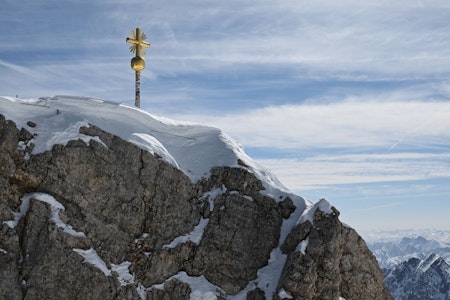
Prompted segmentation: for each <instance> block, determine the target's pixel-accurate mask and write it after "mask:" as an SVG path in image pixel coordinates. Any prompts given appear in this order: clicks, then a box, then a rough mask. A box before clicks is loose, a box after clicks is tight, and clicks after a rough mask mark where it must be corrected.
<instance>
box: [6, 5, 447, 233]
mask: <svg viewBox="0 0 450 300" xmlns="http://www.w3.org/2000/svg"><path fill="white" fill-rule="evenodd" d="M392 2H393V1H356V0H343V1H338V2H337V1H331V0H329V1H327V0H318V1H299V0H297V1H265V0H262V1H249V0H240V1H233V0H231V1H193V0H184V1H153V0H146V1H138V0H135V1H128V0H127V1H121V0H110V1H108V0H107V1H100V0H89V1H84V0H81V1H79V0H77V1H75V0H73V1H62V0H54V1H50V0H43V1H31V0H4V1H2V8H1V10H0V38H1V39H2V43H0V78H1V80H0V94H1V95H5V96H14V95H19V97H21V98H35V97H41V96H53V95H57V94H69V95H81V96H93V97H99V98H104V99H108V100H112V101H116V102H122V103H129V104H132V103H133V99H134V72H133V71H132V70H131V68H130V59H131V57H132V54H131V53H130V52H129V49H128V47H129V44H126V43H125V38H126V37H127V36H129V31H130V30H131V29H134V28H136V27H137V26H140V27H141V29H142V31H143V32H145V33H146V34H147V37H148V40H147V41H148V42H150V43H151V45H152V46H151V48H150V49H148V50H147V54H146V56H145V58H146V62H147V68H146V69H145V70H144V71H143V72H142V79H141V84H142V86H141V101H142V108H143V109H145V110H147V111H149V112H151V113H154V114H159V115H164V116H168V117H173V118H177V119H182V120H189V121H193V122H197V123H205V124H210V125H213V126H217V127H220V128H222V129H223V130H224V131H225V132H226V133H228V134H229V135H230V136H231V137H233V138H234V139H236V140H238V141H239V142H240V143H241V144H242V145H243V146H244V148H245V149H246V151H247V153H248V154H249V155H250V156H252V157H253V158H255V159H256V160H258V161H259V162H260V163H261V164H263V165H265V166H267V167H269V168H270V169H272V170H273V171H274V172H275V173H276V174H277V175H278V177H279V178H280V179H281V181H282V182H283V183H284V184H285V185H286V186H287V187H288V188H290V189H291V190H292V191H294V192H296V193H297V194H299V195H301V196H303V197H305V198H308V199H310V200H312V201H317V200H318V199H320V198H322V197H325V198H327V199H328V200H330V201H331V202H332V203H333V204H334V205H335V206H336V207H337V208H338V209H339V210H340V211H341V219H342V220H343V221H344V222H346V223H348V224H349V225H351V226H353V227H355V228H356V229H357V230H362V231H365V230H371V229H407V228H412V229H420V228H437V229H447V230H450V221H449V220H448V215H449V211H450V201H449V200H450V152H449V149H450V22H449V20H450V2H448V1H444V0H443V1H438V0H436V1H431V0H430V1H420V0H417V1H413V0H399V1H394V3H392Z"/></svg>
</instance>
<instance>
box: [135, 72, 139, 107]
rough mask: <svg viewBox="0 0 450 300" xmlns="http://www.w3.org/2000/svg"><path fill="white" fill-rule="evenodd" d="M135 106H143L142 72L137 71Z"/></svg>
mask: <svg viewBox="0 0 450 300" xmlns="http://www.w3.org/2000/svg"><path fill="white" fill-rule="evenodd" d="M134 106H136V107H138V108H140V107H141V72H140V71H136V98H135V100H134Z"/></svg>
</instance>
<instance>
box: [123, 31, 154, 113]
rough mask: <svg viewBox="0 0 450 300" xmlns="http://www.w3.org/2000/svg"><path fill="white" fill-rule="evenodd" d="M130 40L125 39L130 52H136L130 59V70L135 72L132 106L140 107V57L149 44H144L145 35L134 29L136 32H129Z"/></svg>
mask: <svg viewBox="0 0 450 300" xmlns="http://www.w3.org/2000/svg"><path fill="white" fill-rule="evenodd" d="M130 35H131V38H127V39H126V42H127V43H130V44H131V46H130V52H136V56H135V57H133V58H132V59H131V68H132V69H133V70H134V71H136V85H135V87H136V97H135V100H134V105H135V106H136V107H141V71H142V70H143V69H144V68H145V60H144V58H143V57H142V56H141V54H142V55H145V49H143V47H146V48H149V47H150V44H149V43H147V42H144V40H145V39H146V38H147V36H146V35H145V33H141V29H140V28H139V27H138V28H136V32H134V31H133V30H131V31H130Z"/></svg>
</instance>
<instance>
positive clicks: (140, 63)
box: [131, 56, 145, 72]
mask: <svg viewBox="0 0 450 300" xmlns="http://www.w3.org/2000/svg"><path fill="white" fill-rule="evenodd" d="M131 68H132V69H133V70H135V71H137V72H139V71H142V70H144V68H145V59H144V58H143V57H141V56H135V57H133V58H132V59H131Z"/></svg>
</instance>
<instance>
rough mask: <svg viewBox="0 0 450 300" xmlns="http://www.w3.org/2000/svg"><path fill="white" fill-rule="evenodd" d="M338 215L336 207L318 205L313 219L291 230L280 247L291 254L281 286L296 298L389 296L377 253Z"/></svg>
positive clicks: (374, 297) (378, 297)
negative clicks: (324, 208) (329, 210)
mask: <svg viewBox="0 0 450 300" xmlns="http://www.w3.org/2000/svg"><path fill="white" fill-rule="evenodd" d="M338 216H339V212H338V211H337V210H336V209H335V208H334V207H332V213H331V214H325V213H324V212H323V211H321V210H320V209H317V210H316V211H315V213H314V219H313V222H310V221H308V220H307V221H305V222H304V223H301V224H298V226H296V227H295V228H294V229H293V230H292V232H291V234H290V235H289V236H288V238H287V239H286V241H285V242H284V244H283V245H282V247H281V249H282V250H283V251H284V252H285V253H287V254H288V258H287V261H286V264H285V268H284V271H283V274H282V278H281V281H280V287H281V288H283V289H284V290H285V291H287V292H289V293H290V294H291V295H292V296H293V297H294V299H311V297H312V298H314V299H338V298H339V297H343V298H345V299H380V300H381V299H389V298H390V296H389V291H388V290H387V289H386V288H383V290H382V291H380V287H382V286H383V280H384V278H383V274H382V273H381V272H380V269H379V267H378V264H377V261H376V259H375V257H374V256H373V254H372V253H371V252H370V250H369V249H368V248H367V246H366V244H365V243H364V241H363V240H362V238H361V237H360V236H359V235H358V234H357V233H356V232H355V231H354V230H353V229H351V228H349V227H347V226H345V225H343V224H342V223H341V222H340V221H339V219H338ZM302 241H303V242H304V243H307V247H306V245H305V246H304V247H305V248H304V249H303V248H302V247H301V246H300V247H298V245H299V243H302ZM318 257H320V259H317V258H318ZM361 287H364V289H362V288H361Z"/></svg>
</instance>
